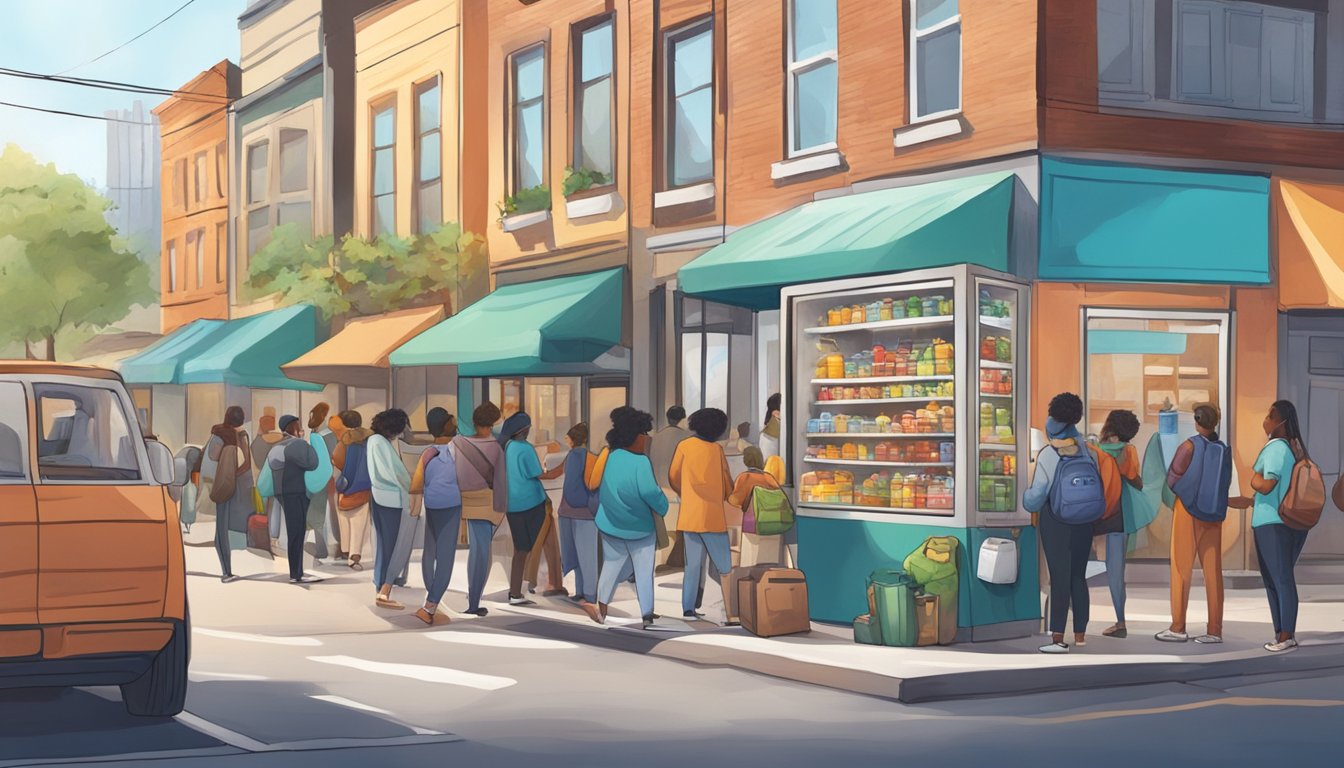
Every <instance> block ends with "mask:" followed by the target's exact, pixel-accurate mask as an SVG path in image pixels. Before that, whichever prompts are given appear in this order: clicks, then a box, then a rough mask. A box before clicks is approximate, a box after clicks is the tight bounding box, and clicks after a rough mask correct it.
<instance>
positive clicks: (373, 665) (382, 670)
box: [308, 656, 518, 691]
mask: <svg viewBox="0 0 1344 768" xmlns="http://www.w3.org/2000/svg"><path fill="white" fill-rule="evenodd" d="M308 660H309V661H316V662H318V663H319V664H334V665H336V666H338V667H349V668H350V669H358V670H360V671H362V672H372V673H374V674H378V675H392V676H394V677H405V678H409V679H411V680H419V681H421V682H425V683H441V684H443V685H461V686H465V687H467V688H476V689H477V690H482V691H498V690H500V689H502V688H508V687H509V686H512V685H517V684H518V681H517V680H514V679H513V678H509V677H495V676H494V675H481V674H477V673H475V672H463V671H462V670H460V669H449V668H448V667H430V666H425V665H422V664H392V663H389V662H384V661H369V660H368V659H357V658H355V657H353V656H309V657H308Z"/></svg>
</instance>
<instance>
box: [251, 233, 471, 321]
mask: <svg viewBox="0 0 1344 768" xmlns="http://www.w3.org/2000/svg"><path fill="white" fill-rule="evenodd" d="M485 270H486V247H485V240H484V239H483V238H481V237H480V236H478V235H473V234H471V233H470V232H463V231H462V228H461V227H459V226H458V225H457V224H453V223H448V224H444V225H443V226H442V227H440V228H439V229H437V230H435V231H434V232H430V233H427V234H424V235H420V236H417V237H413V238H405V237H398V236H396V235H389V234H382V235H379V236H378V237H376V238H374V239H372V240H366V239H363V238H359V237H354V236H352V235H346V236H345V237H343V238H341V239H340V241H339V242H338V241H336V240H335V239H334V238H332V237H330V236H328V237H320V238H316V239H312V238H306V237H304V236H303V235H302V234H301V233H300V232H299V231H298V229H297V228H296V227H295V226H294V225H292V224H286V225H284V226H281V227H278V228H276V229H275V230H274V231H273V232H272V233H271V239H270V242H268V243H267V244H266V245H265V246H263V247H262V248H261V249H260V250H259V251H258V252H257V253H256V255H254V256H253V257H252V261H251V265H250V266H249V268H248V292H249V295H250V296H251V297H252V298H260V297H263V296H269V295H278V296H279V297H280V301H281V303H282V304H286V305H289V304H300V303H302V304H312V305H313V306H315V307H316V308H317V309H318V311H319V312H321V313H322V315H323V317H325V318H327V319H330V318H332V317H336V316H363V315H377V314H382V313H384V312H391V311H394V310H397V309H404V308H406V307H411V306H425V305H431V304H442V305H444V306H447V307H450V308H453V307H456V306H459V305H460V304H461V303H462V302H463V299H466V300H471V299H473V298H475V297H477V296H478V295H479V293H480V286H481V285H482V284H483V278H484V275H485Z"/></svg>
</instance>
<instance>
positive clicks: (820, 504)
mask: <svg viewBox="0 0 1344 768" xmlns="http://www.w3.org/2000/svg"><path fill="white" fill-rule="evenodd" d="M798 506H799V507H801V508H803V509H834V510H838V511H841V512H888V513H891V514H897V515H899V514H906V515H947V516H949V517H950V516H951V515H953V514H955V511H954V510H951V509H932V508H929V507H872V506H867V505H862V504H832V503H830V502H825V501H803V502H799V504H798Z"/></svg>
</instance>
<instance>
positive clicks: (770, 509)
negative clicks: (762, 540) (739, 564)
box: [749, 485, 793, 536]
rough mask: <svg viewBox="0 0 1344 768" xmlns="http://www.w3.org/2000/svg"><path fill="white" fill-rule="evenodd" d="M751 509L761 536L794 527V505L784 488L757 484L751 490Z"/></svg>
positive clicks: (775, 534) (757, 532)
mask: <svg viewBox="0 0 1344 768" xmlns="http://www.w3.org/2000/svg"><path fill="white" fill-rule="evenodd" d="M751 509H752V513H753V515H754V517H755V518H756V531H755V533H756V534H757V535H759V536H778V535H779V534H781V533H785V532H787V531H788V530H789V529H790V528H792V527H793V505H792V504H790V503H789V496H788V494H786V493H784V491H783V489H780V488H766V487H765V486H763V485H758V486H756V487H755V488H753V489H752V491H751ZM749 533H750V531H749Z"/></svg>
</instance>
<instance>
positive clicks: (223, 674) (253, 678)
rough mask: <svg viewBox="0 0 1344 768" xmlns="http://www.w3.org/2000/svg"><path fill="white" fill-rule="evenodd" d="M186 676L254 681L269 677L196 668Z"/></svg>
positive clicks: (193, 678) (199, 678)
mask: <svg viewBox="0 0 1344 768" xmlns="http://www.w3.org/2000/svg"><path fill="white" fill-rule="evenodd" d="M188 676H189V677H190V678H191V679H192V680H247V681H253V682H255V681H259V680H269V679H270V678H268V677H263V676H261V675H244V674H239V673H237V672H206V671H204V670H196V669H193V670H191V672H190V673H189V675H188Z"/></svg>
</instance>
